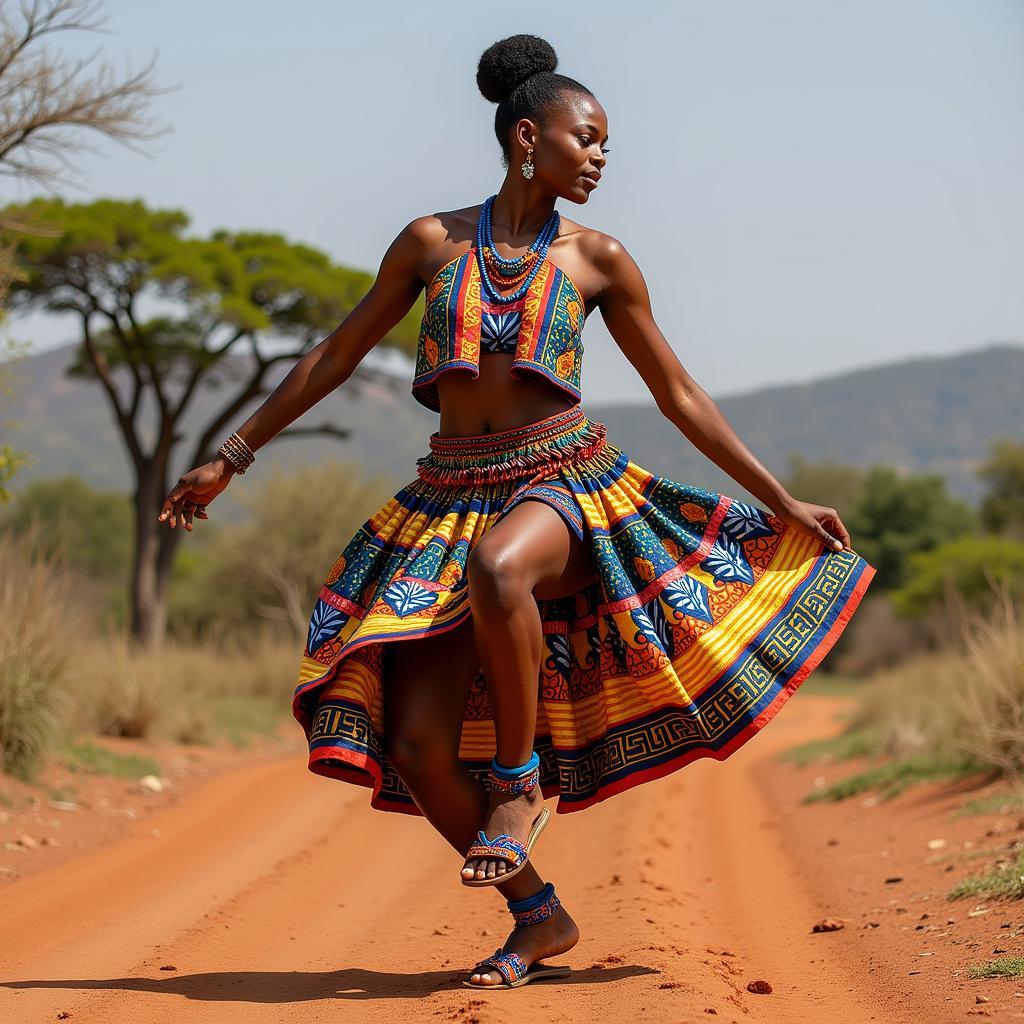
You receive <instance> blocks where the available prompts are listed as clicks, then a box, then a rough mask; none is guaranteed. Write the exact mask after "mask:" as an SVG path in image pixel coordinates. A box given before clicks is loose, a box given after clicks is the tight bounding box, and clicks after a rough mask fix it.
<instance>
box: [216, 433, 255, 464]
mask: <svg viewBox="0 0 1024 1024" xmlns="http://www.w3.org/2000/svg"><path fill="white" fill-rule="evenodd" d="M217 454H218V455H223V456H224V458H226V459H227V460H228V462H230V463H231V465H232V466H234V467H235V471H236V472H237V473H244V472H245V471H246V470H247V469H248V468H249V467H250V466H251V465H252V464H253V463H254V462H255V461H256V455H255V454H254V452H253V450H252V449H251V448H250V447H249V446H248V445H247V444H246V443H245V441H244V440H243V439H242V438H241V437H239V436H238V434H230V435H229V436H228V437H227V438H225V439H224V443H223V444H222V445H221V446H220V447H219V448H218V449H217Z"/></svg>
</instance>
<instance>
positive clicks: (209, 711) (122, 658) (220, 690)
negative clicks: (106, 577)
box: [73, 631, 302, 743]
mask: <svg viewBox="0 0 1024 1024" xmlns="http://www.w3.org/2000/svg"><path fill="white" fill-rule="evenodd" d="M301 652H302V642H301V641H295V640H292V639H288V638H285V637H282V636H281V635H280V634H279V633H271V632H269V631H264V632H262V633H260V632H256V633H254V634H253V635H252V636H247V637H246V640H245V645H244V646H242V645H240V644H238V643H237V642H236V643H235V644H234V645H233V646H213V645H205V646H197V645H192V644H181V643H170V642H169V643H166V644H164V645H163V646H162V647H160V648H158V649H153V650H146V649H141V648H138V647H137V646H136V645H134V644H132V643H131V641H130V639H129V638H128V637H127V636H125V635H114V636H111V637H109V638H107V639H105V640H104V641H103V642H101V643H94V644H90V645H89V646H88V647H87V649H86V650H85V651H84V653H83V655H82V658H81V660H80V663H79V666H78V669H79V670H78V671H77V672H76V673H75V681H74V686H73V697H74V702H75V718H76V721H77V722H78V725H79V727H80V728H81V729H82V730H83V731H84V732H87V733H88V732H92V733H97V734H100V735H106V736H128V737H135V738H139V739H147V738H161V739H172V740H176V741H178V742H181V743H209V742H213V741H214V740H215V739H216V737H218V736H220V735H227V736H228V737H229V738H232V739H235V740H238V739H240V738H243V737H244V735H245V734H246V733H252V732H266V731H270V730H271V729H272V728H273V727H274V725H275V724H276V722H277V721H279V720H280V719H282V718H284V717H286V716H287V713H288V711H289V708H290V703H291V694H292V691H293V690H294V687H295V684H296V681H297V676H298V667H299V661H300V657H301Z"/></svg>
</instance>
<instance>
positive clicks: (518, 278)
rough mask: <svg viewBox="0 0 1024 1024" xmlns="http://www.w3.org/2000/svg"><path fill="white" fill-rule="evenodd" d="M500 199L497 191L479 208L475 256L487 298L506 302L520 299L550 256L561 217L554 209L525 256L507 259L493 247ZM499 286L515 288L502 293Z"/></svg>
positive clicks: (502, 302) (491, 300)
mask: <svg viewBox="0 0 1024 1024" xmlns="http://www.w3.org/2000/svg"><path fill="white" fill-rule="evenodd" d="M497 198H498V196H497V193H495V194H494V195H493V196H489V197H488V198H487V199H485V200H484V202H483V205H482V206H481V207H480V217H479V219H478V220H477V224H476V256H477V263H478V264H479V267H480V280H481V281H482V283H483V289H484V291H485V293H486V294H487V299H488V301H490V302H495V303H499V304H502V305H504V304H506V303H511V302H518V301H519V299H521V298H522V297H523V296H524V295H525V294H526V292H527V289H528V288H529V287H530V284H531V283H532V282H533V279H534V277H535V276H536V275H537V271H538V270H540V266H541V264H542V263H543V262H544V257H545V256H547V252H548V246H549V245H551V242H552V241H553V240H554V239H555V238H556V237H557V236H558V224H559V221H560V220H561V218H560V216H559V214H558V211H557V210H552V211H551V216H550V217H548V219H547V221H546V222H545V224H544V226H543V227H542V228H541V229H540V233H539V234H538V235H537V237H536V238H535V239H534V241H533V244H532V245H531V246H530V248H529V249H528V250H527V251H526V252H525V253H523V255H522V256H516V257H514V258H512V259H506V258H505V257H504V256H502V255H501V254H500V253H499V252H498V250H497V249H496V248H495V247H494V236H493V234H492V233H491V207H492V206H493V205H494V200H495V199H497ZM498 287H502V288H514V289H515V290H514V291H512V292H509V293H508V294H507V295H502V294H501V293H500V292H499V291H498Z"/></svg>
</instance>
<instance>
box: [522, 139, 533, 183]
mask: <svg viewBox="0 0 1024 1024" xmlns="http://www.w3.org/2000/svg"><path fill="white" fill-rule="evenodd" d="M522 168H523V177H524V178H532V177H533V146H531V147H530V149H529V151H528V152H527V154H526V160H525V161H524V163H523V165H522Z"/></svg>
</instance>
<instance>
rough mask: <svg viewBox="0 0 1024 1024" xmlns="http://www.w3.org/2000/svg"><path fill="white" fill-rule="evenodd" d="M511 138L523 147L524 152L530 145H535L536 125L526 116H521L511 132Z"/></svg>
mask: <svg viewBox="0 0 1024 1024" xmlns="http://www.w3.org/2000/svg"><path fill="white" fill-rule="evenodd" d="M512 138H513V140H514V141H515V142H516V143H518V144H519V145H520V146H522V148H523V152H524V153H525V152H526V151H527V150H528V149H529V148H530V147H531V146H533V147H534V148H536V146H537V126H536V125H535V124H534V123H533V122H532V121H531V120H530V119H529V118H528V117H521V118H520V119H519V120H518V121H517V122H516V126H515V128H514V129H513V132H512Z"/></svg>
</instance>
